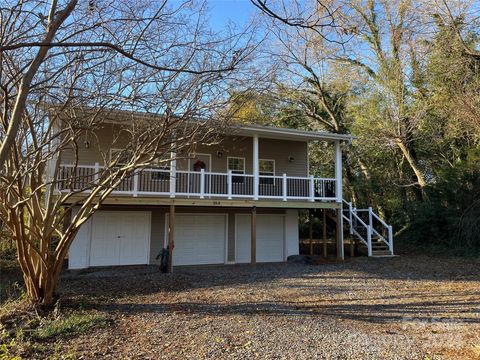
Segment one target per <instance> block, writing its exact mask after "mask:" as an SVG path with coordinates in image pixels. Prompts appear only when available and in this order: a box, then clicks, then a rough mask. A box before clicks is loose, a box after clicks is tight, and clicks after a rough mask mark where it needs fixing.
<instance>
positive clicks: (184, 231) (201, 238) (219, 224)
mask: <svg viewBox="0 0 480 360" xmlns="http://www.w3.org/2000/svg"><path fill="white" fill-rule="evenodd" d="M167 221H168V216H167ZM167 224H168V222H167ZM166 236H167V235H166ZM226 236H227V231H226V215H224V214H215V215H213V214H201V215H190V214H189V215H186V214H185V215H184V214H176V215H175V245H174V248H173V265H196V264H223V263H225V243H226Z"/></svg>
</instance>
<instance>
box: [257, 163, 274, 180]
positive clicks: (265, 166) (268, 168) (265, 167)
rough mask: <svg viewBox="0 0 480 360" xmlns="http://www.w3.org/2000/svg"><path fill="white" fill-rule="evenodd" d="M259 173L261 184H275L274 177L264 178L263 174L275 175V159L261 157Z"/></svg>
mask: <svg viewBox="0 0 480 360" xmlns="http://www.w3.org/2000/svg"><path fill="white" fill-rule="evenodd" d="M258 174H259V175H260V179H259V183H260V185H262V184H263V185H273V184H274V179H273V178H262V176H274V175H275V160H267V159H260V160H258Z"/></svg>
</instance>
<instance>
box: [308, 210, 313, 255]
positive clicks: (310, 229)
mask: <svg viewBox="0 0 480 360" xmlns="http://www.w3.org/2000/svg"><path fill="white" fill-rule="evenodd" d="M308 236H309V237H310V255H313V215H312V210H308Z"/></svg>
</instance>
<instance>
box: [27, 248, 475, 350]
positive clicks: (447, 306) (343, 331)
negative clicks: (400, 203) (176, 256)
mask: <svg viewBox="0 0 480 360" xmlns="http://www.w3.org/2000/svg"><path fill="white" fill-rule="evenodd" d="M60 290H61V293H62V297H63V299H64V300H63V301H64V303H65V305H64V306H72V307H77V306H80V307H82V309H86V310H87V311H90V310H91V311H93V310H95V312H100V313H104V314H106V315H107V316H108V317H109V318H111V319H112V321H111V322H110V323H109V326H108V327H103V328H96V329H93V330H91V331H89V332H88V333H85V334H83V335H80V336H76V337H74V338H71V337H70V338H65V339H57V340H55V341H51V343H49V346H51V347H52V348H55V349H56V350H55V351H56V353H57V354H69V355H71V356H72V357H76V358H82V359H94V358H109V359H160V358H161V359H223V358H235V359H252V358H260V359H312V358H321V359H480V260H478V259H477V260H468V259H467V260H466V259H446V258H445V259H444V258H430V257H418V256H415V257H414V256H410V257H409V256H402V257H396V258H378V259H372V258H353V259H347V260H346V262H344V263H330V264H322V265H315V266H314V265H303V264H291V263H282V264H261V265H257V266H249V265H242V266H240V265H234V266H217V267H184V268H179V269H175V273H174V274H161V273H159V272H158V269H157V268H156V267H153V266H141V267H123V268H116V269H114V268H107V269H96V270H88V271H80V272H67V273H66V274H65V275H64V276H63V278H62V282H61V286H60ZM79 294H82V295H79ZM32 356H33V357H35V355H32Z"/></svg>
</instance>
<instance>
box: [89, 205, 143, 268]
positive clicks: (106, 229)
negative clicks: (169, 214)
mask: <svg viewBox="0 0 480 360" xmlns="http://www.w3.org/2000/svg"><path fill="white" fill-rule="evenodd" d="M149 240H150V214H149V213H148V212H143V211H142V212H124V211H116V212H113V211H112V212H107V211H99V212H97V213H96V214H94V215H93V226H92V238H91V245H90V266H112V265H136V264H147V263H148V249H149V245H150V241H149Z"/></svg>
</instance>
